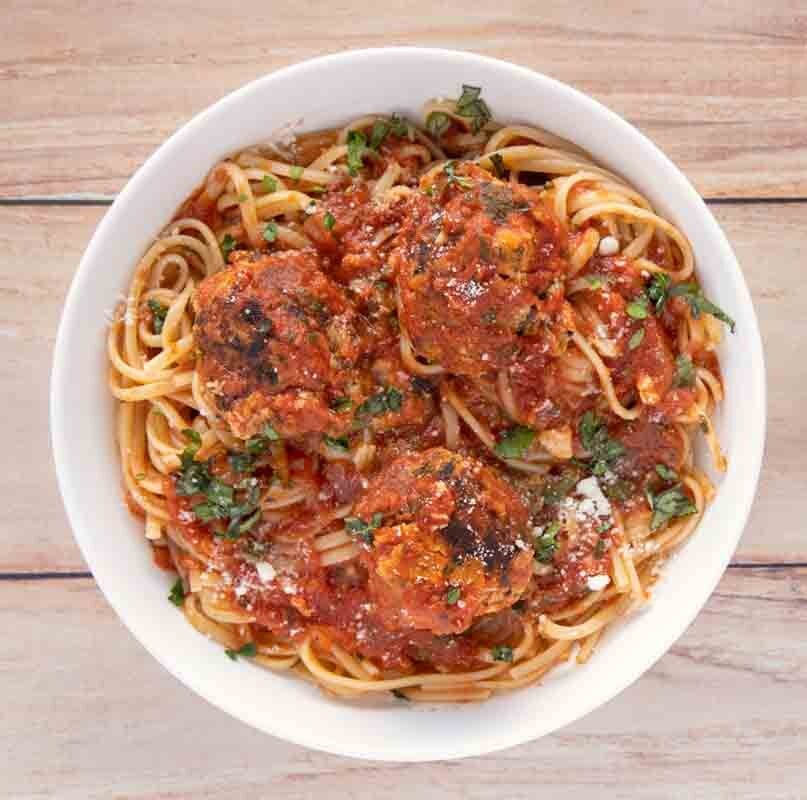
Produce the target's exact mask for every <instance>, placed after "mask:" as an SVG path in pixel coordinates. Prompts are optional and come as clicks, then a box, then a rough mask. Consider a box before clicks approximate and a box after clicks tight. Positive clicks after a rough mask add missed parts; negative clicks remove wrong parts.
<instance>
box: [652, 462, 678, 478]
mask: <svg viewBox="0 0 807 800" xmlns="http://www.w3.org/2000/svg"><path fill="white" fill-rule="evenodd" d="M656 474H657V475H658V476H659V478H661V479H662V480H663V481H670V482H671V483H672V482H674V481H677V480H678V473H677V472H676V471H675V470H674V469H670V468H669V467H668V466H667V465H666V464H656Z"/></svg>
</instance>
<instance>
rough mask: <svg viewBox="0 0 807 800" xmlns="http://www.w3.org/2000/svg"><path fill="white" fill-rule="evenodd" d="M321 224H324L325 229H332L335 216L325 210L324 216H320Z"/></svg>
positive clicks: (334, 223)
mask: <svg viewBox="0 0 807 800" xmlns="http://www.w3.org/2000/svg"><path fill="white" fill-rule="evenodd" d="M322 224H323V225H324V226H325V230H326V231H330V230H333V226H334V225H336V217H335V216H334V215H333V214H331V212H330V211H326V212H325V216H324V217H323V218H322Z"/></svg>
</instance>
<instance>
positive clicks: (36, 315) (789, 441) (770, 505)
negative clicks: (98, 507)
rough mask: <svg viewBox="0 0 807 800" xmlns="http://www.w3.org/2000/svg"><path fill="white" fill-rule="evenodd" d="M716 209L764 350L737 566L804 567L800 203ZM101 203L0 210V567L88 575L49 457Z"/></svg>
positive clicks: (806, 333) (805, 371)
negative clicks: (53, 376)
mask: <svg viewBox="0 0 807 800" xmlns="http://www.w3.org/2000/svg"><path fill="white" fill-rule="evenodd" d="M714 210H715V212H716V213H717V216H718V218H719V220H720V222H721V223H722V224H723V225H724V227H725V230H726V232H727V234H728V236H729V238H730V239H731V240H732V242H733V244H734V246H735V248H736V250H737V254H738V256H739V259H740V262H741V264H742V265H743V268H744V270H745V274H746V276H747V279H748V281H749V284H750V286H751V290H752V292H753V295H754V300H755V302H756V308H757V311H758V314H759V317H760V321H761V325H762V330H763V335H764V337H765V341H766V345H767V358H768V378H769V385H770V398H769V401H770V425H769V437H768V448H767V454H766V461H765V467H764V469H763V475H762V482H761V485H760V491H759V495H758V498H757V502H756V504H755V507H754V511H753V513H752V517H751V521H750V523H749V525H748V528H747V529H746V532H745V535H744V537H743V539H742V542H741V545H740V548H739V550H738V552H737V554H736V559H737V560H739V561H755V562H769V563H776V562H782V561H807V536H805V523H804V515H803V514H799V513H794V511H793V502H794V499H795V498H798V497H800V496H801V494H802V493H803V491H804V487H805V486H807V462H805V459H804V453H805V452H807V416H806V415H805V414H804V409H805V408H807V362H805V359H804V357H803V354H804V352H805V350H807V328H805V325H804V322H803V316H804V308H805V304H807V296H805V288H804V281H803V279H802V273H803V269H802V262H803V258H804V256H803V254H804V252H807V229H805V227H804V224H803V219H804V211H805V206H804V205H800V204H793V205H780V204H776V205H770V204H758V205H725V206H723V205H721V206H715V207H714ZM103 213H104V209H103V208H83V207H53V206H50V207H2V208H0V292H1V293H2V294H0V297H2V303H0V385H2V386H3V397H4V400H5V403H6V404H7V405H8V404H10V405H11V408H12V409H13V413H11V414H10V415H9V416H8V417H7V420H8V421H7V427H6V446H5V447H4V448H2V449H0V471H1V473H2V474H3V475H4V476H5V484H4V486H5V489H6V491H5V493H4V495H5V497H4V500H5V521H6V525H7V530H8V531H9V532H10V536H7V537H6V539H5V541H4V547H3V549H2V552H1V553H0V571H6V572H8V571H21V572H31V571H49V570H56V571H66V570H81V569H84V568H85V567H84V565H83V562H82V560H81V556H80V554H79V553H78V550H77V548H76V546H75V544H74V543H73V539H72V537H71V535H70V533H69V529H68V526H67V523H66V521H65V517H64V512H63V510H62V506H61V501H60V499H59V497H58V492H57V489H56V485H55V480H54V476H53V471H52V467H51V458H50V453H49V446H50V445H49V440H48V425H47V403H48V398H47V392H48V378H49V372H50V360H51V350H52V345H53V341H54V337H55V332H56V326H57V323H58V317H59V313H60V311H61V303H62V299H63V297H64V294H65V292H66V290H67V286H68V283H69V281H70V279H71V277H72V275H73V272H74V270H75V268H76V265H77V264H78V260H79V257H80V253H81V250H82V248H83V247H84V246H85V245H86V243H87V241H88V240H89V237H90V235H91V232H92V230H93V228H94V227H95V225H96V224H97V222H98V221H99V220H100V219H101V217H102V215H103Z"/></svg>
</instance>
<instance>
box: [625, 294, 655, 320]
mask: <svg viewBox="0 0 807 800" xmlns="http://www.w3.org/2000/svg"><path fill="white" fill-rule="evenodd" d="M625 311H627V314H628V316H629V317H632V318H633V319H647V316H648V313H649V312H648V310H647V297H645V295H643V294H640V295H638V296H637V297H635V298H634V299H633V300H631V301H630V303H628V305H627V308H626V309H625Z"/></svg>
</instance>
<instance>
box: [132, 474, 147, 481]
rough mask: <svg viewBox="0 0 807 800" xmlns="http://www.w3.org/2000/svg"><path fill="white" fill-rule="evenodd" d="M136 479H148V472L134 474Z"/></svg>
mask: <svg viewBox="0 0 807 800" xmlns="http://www.w3.org/2000/svg"><path fill="white" fill-rule="evenodd" d="M134 478H135V480H136V481H138V482H140V481H144V480H146V473H145V472H138V473H137V475H135V476H134Z"/></svg>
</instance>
